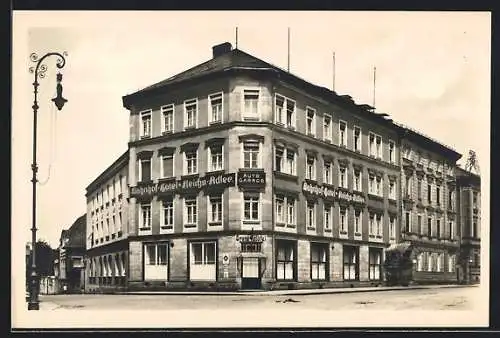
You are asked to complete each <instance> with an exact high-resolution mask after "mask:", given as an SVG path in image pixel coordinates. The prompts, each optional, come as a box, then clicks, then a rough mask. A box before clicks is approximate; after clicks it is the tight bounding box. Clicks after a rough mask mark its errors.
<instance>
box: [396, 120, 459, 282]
mask: <svg viewBox="0 0 500 338" xmlns="http://www.w3.org/2000/svg"><path fill="white" fill-rule="evenodd" d="M400 136H401V138H400V142H401V182H402V184H401V187H402V190H401V196H402V217H401V220H402V224H401V227H402V232H401V241H402V242H406V243H410V244H411V249H412V257H413V263H414V264H413V281H414V282H416V283H436V282H442V283H449V282H456V281H457V273H456V265H457V258H458V249H459V244H460V237H459V234H460V232H459V230H458V225H457V224H458V223H457V221H458V218H457V204H456V196H457V193H458V192H457V184H456V176H455V167H456V161H457V160H458V159H460V157H461V155H460V154H459V153H457V152H456V151H454V150H453V149H451V148H449V147H446V146H444V145H442V144H440V143H439V142H437V141H434V140H432V139H430V138H429V137H426V136H424V135H422V134H420V133H418V132H416V131H414V130H412V129H410V128H407V127H404V128H403V129H402V133H401V135H400Z"/></svg>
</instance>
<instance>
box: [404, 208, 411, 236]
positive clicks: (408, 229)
mask: <svg viewBox="0 0 500 338" xmlns="http://www.w3.org/2000/svg"><path fill="white" fill-rule="evenodd" d="M405 232H406V233H409V232H411V212H410V211H407V212H405Z"/></svg>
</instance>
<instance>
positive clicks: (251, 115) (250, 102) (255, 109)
mask: <svg viewBox="0 0 500 338" xmlns="http://www.w3.org/2000/svg"><path fill="white" fill-rule="evenodd" d="M243 119H244V120H247V119H248V120H259V90H258V89H245V90H244V91H243Z"/></svg>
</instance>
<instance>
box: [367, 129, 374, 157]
mask: <svg viewBox="0 0 500 338" xmlns="http://www.w3.org/2000/svg"><path fill="white" fill-rule="evenodd" d="M368 140H369V155H370V156H373V157H375V155H376V148H375V134H373V133H369V135H368Z"/></svg>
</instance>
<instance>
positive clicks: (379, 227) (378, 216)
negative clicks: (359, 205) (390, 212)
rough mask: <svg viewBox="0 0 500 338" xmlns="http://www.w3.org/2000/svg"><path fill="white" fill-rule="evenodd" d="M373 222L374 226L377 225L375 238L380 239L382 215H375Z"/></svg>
mask: <svg viewBox="0 0 500 338" xmlns="http://www.w3.org/2000/svg"><path fill="white" fill-rule="evenodd" d="M375 221H376V223H375V224H376V225H377V237H382V215H381V214H377V215H376V216H375Z"/></svg>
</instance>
